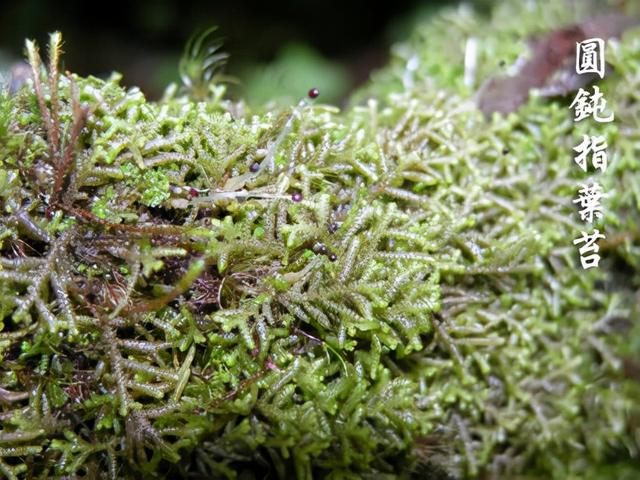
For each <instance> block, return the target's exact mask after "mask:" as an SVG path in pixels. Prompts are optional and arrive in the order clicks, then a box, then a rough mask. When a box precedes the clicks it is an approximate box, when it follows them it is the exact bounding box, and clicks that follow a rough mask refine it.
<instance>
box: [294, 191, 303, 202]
mask: <svg viewBox="0 0 640 480" xmlns="http://www.w3.org/2000/svg"><path fill="white" fill-rule="evenodd" d="M303 198H304V197H303V196H302V194H301V193H300V192H296V193H294V194H293V195H291V200H293V201H294V202H301V201H302V199H303Z"/></svg>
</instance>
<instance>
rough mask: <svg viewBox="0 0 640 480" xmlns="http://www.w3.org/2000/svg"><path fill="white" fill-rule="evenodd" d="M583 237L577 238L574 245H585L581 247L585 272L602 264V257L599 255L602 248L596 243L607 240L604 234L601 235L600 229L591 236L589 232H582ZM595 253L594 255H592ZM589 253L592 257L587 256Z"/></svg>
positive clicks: (581, 257)
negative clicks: (599, 240)
mask: <svg viewBox="0 0 640 480" xmlns="http://www.w3.org/2000/svg"><path fill="white" fill-rule="evenodd" d="M581 233H582V237H580V238H576V239H575V240H574V241H573V244H574V245H578V244H580V243H584V245H583V246H582V247H580V249H579V252H580V263H582V268H583V269H584V270H586V269H588V268H593V267H597V266H598V263H600V255H598V251H599V250H600V247H599V246H598V244H597V243H596V241H597V240H598V239H600V238H602V239H603V238H605V237H604V235H603V234H601V233H600V231H599V230H598V229H596V230H594V232H593V233H592V234H591V235H589V234H588V233H587V232H581ZM591 252H593V253H591ZM587 253H591V255H586V256H585V254H587Z"/></svg>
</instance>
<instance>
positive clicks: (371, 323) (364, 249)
mask: <svg viewBox="0 0 640 480" xmlns="http://www.w3.org/2000/svg"><path fill="white" fill-rule="evenodd" d="M514 5H515V4H513V3H512V2H504V3H500V4H499V5H498V6H497V7H496V9H495V12H494V15H493V17H492V18H491V19H483V18H481V17H479V16H477V15H475V14H474V13H473V12H472V11H471V10H468V9H464V8H462V9H459V10H457V11H449V12H446V13H444V14H443V15H441V16H439V17H438V18H437V19H434V20H432V21H430V22H429V23H427V24H426V25H423V26H420V27H417V29H416V34H415V35H414V37H413V38H412V39H411V40H410V41H408V42H407V43H406V44H405V45H402V46H399V47H397V48H396V49H395V50H394V57H393V58H392V60H391V64H390V66H389V67H388V68H387V69H385V70H384V71H382V72H380V73H379V74H378V75H377V77H376V78H375V79H374V81H373V82H372V83H371V85H370V86H368V87H366V88H365V89H363V90H362V91H361V92H359V93H358V94H357V95H356V96H355V97H354V105H353V106H352V107H350V108H349V109H347V110H346V111H344V112H339V111H337V109H335V108H333V107H329V106H325V105H320V104H315V103H314V104H301V105H300V106H298V107H295V108H294V109H293V110H291V109H283V110H273V111H269V112H250V111H247V110H246V106H244V105H243V104H242V103H234V102H232V101H230V100H227V99H226V98H225V97H224V87H223V86H221V85H218V84H215V83H212V84H210V85H203V84H201V83H198V84H197V85H196V86H192V87H193V88H196V87H197V88H196V89H197V91H189V89H182V90H181V89H178V88H177V87H175V86H173V87H170V88H169V89H168V90H167V93H166V95H165V98H164V99H162V100H161V101H159V102H148V101H146V99H145V98H144V96H143V95H142V94H141V93H140V92H139V91H138V90H137V89H129V90H126V89H124V88H122V87H121V86H120V85H119V80H120V78H119V76H117V75H114V76H112V77H111V78H109V79H107V80H100V79H96V78H93V77H89V78H81V77H77V76H75V75H58V74H57V73H56V68H57V67H56V61H55V59H56V58H57V51H58V50H57V49H58V47H57V44H58V42H59V38H58V37H57V36H53V37H52V45H51V47H50V51H51V52H52V57H53V59H54V61H53V62H52V64H51V65H49V66H48V68H47V71H45V69H44V68H43V67H40V66H38V57H37V56H36V55H35V51H34V49H33V46H29V47H28V48H29V53H30V58H31V61H32V63H33V64H34V65H35V70H36V71H37V72H38V77H37V78H38V82H35V85H34V84H33V83H29V84H28V85H27V86H26V87H25V88H23V89H22V90H21V91H19V92H18V93H17V94H16V95H15V96H12V97H10V98H9V97H8V96H7V95H4V96H2V97H0V149H1V152H2V157H0V161H1V163H0V186H2V188H1V189H0V242H1V243H0V355H1V356H2V364H1V365H2V366H1V367H0V385H1V386H2V388H3V390H1V391H0V395H1V397H0V399H1V400H2V402H1V408H2V411H1V412H0V414H1V415H2V419H3V423H2V430H1V431H0V457H1V458H0V471H2V472H3V474H4V475H5V476H7V477H8V478H22V477H24V478H48V477H62V476H74V475H81V474H85V475H86V476H87V477H89V478H101V477H104V478H140V477H149V478H152V477H159V478H163V477H165V478H176V477H185V478H186V477H189V476H194V477H203V478H263V477H264V475H266V474H267V473H268V474H269V475H271V476H272V477H274V478H295V477H297V478H300V479H305V478H312V477H313V478H336V479H338V478H354V479H355V478H409V477H410V476H411V475H412V474H413V475H415V476H416V477H418V476H419V475H422V476H427V475H433V476H434V478H435V477H436V475H440V476H441V477H442V478H445V477H446V475H447V473H445V472H448V474H450V475H452V476H454V477H462V478H467V477H487V478H491V477H495V478H513V477H516V476H522V475H526V476H528V478H563V479H564V478H599V475H600V476H601V475H602V472H603V471H608V470H606V469H607V468H610V469H611V470H610V471H616V472H619V474H620V475H621V476H624V475H631V474H632V473H633V472H635V471H637V468H636V467H635V465H634V463H633V462H634V461H637V455H638V448H639V445H638V438H639V432H638V424H639V423H638V419H639V418H640V410H639V407H638V405H640V402H639V400H640V391H639V389H638V379H637V371H638V368H639V367H638V364H637V360H636V358H637V353H638V352H637V350H638V349H637V348H636V347H637V345H638V338H640V335H639V332H638V329H637V328H635V326H634V322H633V319H635V318H637V316H638V313H639V311H640V308H639V306H638V296H637V290H638V287H639V285H640V277H639V276H638V264H639V262H640V249H639V247H638V225H639V223H640V222H639V221H640V214H639V212H638V209H639V206H640V185H639V183H638V180H637V179H638V176H637V170H638V169H639V168H640V164H639V162H638V160H637V158H638V153H639V152H638V145H640V142H639V141H638V139H637V138H636V137H637V136H638V132H640V128H638V127H639V125H638V118H640V117H639V116H638V115H637V105H636V102H635V98H636V92H637V91H638V88H640V72H638V68H637V65H638V62H637V60H638V58H639V56H640V35H639V34H638V30H635V31H630V32H628V34H627V35H625V37H624V38H623V40H622V41H610V42H609V43H608V46H607V60H608V61H610V62H611V63H612V64H613V65H614V67H615V73H612V74H610V75H608V76H607V78H606V79H605V80H603V81H602V82H601V83H600V84H601V85H602V86H603V90H604V88H605V87H606V91H607V99H608V100H609V102H610V104H611V105H612V108H613V109H614V111H615V113H616V122H615V123H614V124H613V125H610V126H606V127H603V126H601V125H590V126H589V125H586V124H585V125H582V124H573V122H572V121H571V117H570V112H569V110H568V108H567V107H568V104H566V100H563V99H553V100H548V99H544V98H540V97H535V96H534V97H532V99H531V100H530V102H529V103H528V104H527V105H525V106H524V107H523V108H522V109H521V110H520V111H519V112H518V113H517V114H512V115H509V116H508V117H500V116H497V115H496V116H495V117H494V118H493V119H492V120H491V121H489V122H487V121H485V120H484V118H483V117H482V115H481V114H480V112H478V111H477V110H476V108H475V107H474V104H473V102H472V98H471V94H472V92H473V88H472V87H470V86H469V85H467V84H465V83H464V81H463V78H462V77H463V73H464V72H463V69H461V67H460V65H462V59H463V56H464V45H465V42H466V39H467V38H468V37H469V35H474V37H478V39H479V43H478V45H479V49H480V50H479V56H480V58H481V59H485V60H486V61H481V62H479V70H478V72H477V78H476V80H475V83H476V85H477V84H479V82H480V81H481V79H483V78H485V77H486V76H488V75H491V74H493V73H495V71H496V69H495V65H493V64H492V63H491V61H496V59H502V58H504V59H506V60H508V61H510V60H512V59H515V58H516V57H517V56H518V55H519V54H522V53H524V51H525V49H526V46H525V35H527V34H529V33H532V32H540V31H544V30H546V29H548V28H551V27H554V26H557V25H561V24H563V23H565V22H567V21H570V20H571V18H572V15H573V13H572V12H571V11H568V10H566V9H565V7H563V5H564V4H563V3H558V2H551V1H548V2H537V3H535V4H533V3H531V2H528V3H526V4H521V5H520V4H519V5H520V6H519V7H518V8H516V7H514ZM445 32H446V34H445ZM409 61H410V62H409ZM407 62H409V64H408V63H407ZM36 86H37V87H38V89H36V88H35V87H36ZM187 86H188V85H187ZM205 87H206V88H205ZM36 90H41V92H42V93H41V94H40V95H39V94H37V92H36ZM192 90H193V89H192ZM56 96H57V98H58V101H53V100H52V99H53V98H55V97H56ZM192 97H197V98H198V100H199V101H195V100H194V99H193V98H192ZM42 98H46V99H47V101H43V102H39V101H38V100H39V99H40V100H42ZM202 100H205V101H202ZM591 128H593V129H596V128H597V130H598V133H599V134H602V135H606V137H607V141H608V142H609V145H610V149H611V155H610V165H609V167H608V169H607V171H606V173H602V174H598V177H597V178H598V180H599V181H601V183H602V184H603V186H604V188H605V190H606V191H607V192H609V193H610V199H609V202H608V203H607V207H606V212H607V213H606V218H605V219H604V221H603V225H604V228H605V229H606V233H607V240H609V241H610V242H609V243H608V244H607V246H606V248H605V247H603V260H602V263H601V268H600V269H597V270H588V271H583V270H582V269H581V268H580V266H579V260H578V258H577V252H576V250H575V248H574V246H573V245H572V244H571V241H572V239H573V238H576V237H577V236H579V232H580V230H581V227H582V225H581V224H580V223H579V222H578V221H576V218H577V217H576V216H575V215H574V211H575V210H574V206H573V205H572V204H571V200H572V198H573V197H574V195H575V192H576V186H577V184H578V183H579V182H580V181H582V180H584V175H582V172H581V171H580V170H579V169H578V168H576V166H575V165H574V163H573V159H572V157H571V149H572V147H573V146H575V144H576V142H577V139H579V138H581V135H582V133H583V132H584V133H586V132H587V131H592V130H590V129H591ZM505 148H507V149H508V153H504V152H503V150H504V149H505ZM256 163H257V164H258V165H259V166H260V168H259V170H258V171H257V172H253V171H252V170H255V169H252V168H251V166H252V165H254V164H256ZM294 193H301V194H302V199H301V200H300V201H299V202H298V201H294V200H293V198H292V195H293V194H294ZM296 200H298V198H297V197H296ZM438 478H440V477H438Z"/></svg>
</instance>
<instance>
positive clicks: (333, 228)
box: [329, 222, 338, 233]
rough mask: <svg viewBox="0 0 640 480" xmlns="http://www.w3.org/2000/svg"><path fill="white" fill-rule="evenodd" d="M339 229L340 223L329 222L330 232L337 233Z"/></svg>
mask: <svg viewBox="0 0 640 480" xmlns="http://www.w3.org/2000/svg"><path fill="white" fill-rule="evenodd" d="M337 231H338V224H337V223H335V222H333V223H330V224H329V232H330V233H336V232H337Z"/></svg>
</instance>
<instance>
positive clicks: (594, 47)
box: [576, 38, 605, 78]
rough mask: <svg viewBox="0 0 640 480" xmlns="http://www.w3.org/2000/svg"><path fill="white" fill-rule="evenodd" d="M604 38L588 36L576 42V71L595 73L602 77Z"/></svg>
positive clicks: (579, 72)
mask: <svg viewBox="0 0 640 480" xmlns="http://www.w3.org/2000/svg"><path fill="white" fill-rule="evenodd" d="M604 65H605V64H604V40H602V39H601V38H588V39H586V40H583V41H582V42H578V43H576V73H577V74H578V75H580V74H583V73H597V74H598V75H600V78H604Z"/></svg>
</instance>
